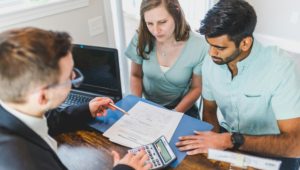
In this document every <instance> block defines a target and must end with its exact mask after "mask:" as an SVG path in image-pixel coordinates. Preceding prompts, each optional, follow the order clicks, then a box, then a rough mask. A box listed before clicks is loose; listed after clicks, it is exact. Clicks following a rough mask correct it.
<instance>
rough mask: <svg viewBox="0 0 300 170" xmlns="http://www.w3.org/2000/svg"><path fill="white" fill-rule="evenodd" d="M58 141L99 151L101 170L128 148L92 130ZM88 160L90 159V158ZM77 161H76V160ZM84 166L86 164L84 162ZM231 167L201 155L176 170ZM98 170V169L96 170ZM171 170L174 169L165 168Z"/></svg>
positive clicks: (110, 164) (182, 163)
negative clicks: (111, 153) (112, 156)
mask: <svg viewBox="0 0 300 170" xmlns="http://www.w3.org/2000/svg"><path fill="white" fill-rule="evenodd" d="M56 140H57V141H58V143H59V144H60V146H62V145H67V146H71V147H77V146H83V147H93V148H96V149H97V151H99V154H100V155H102V157H100V158H99V159H102V160H99V161H101V162H103V164H102V165H101V167H99V170H109V169H111V168H112V166H113V165H112V158H111V155H110V152H111V150H115V151H117V152H118V153H119V154H120V155H121V156H123V155H125V154H126V152H127V149H128V148H126V147H123V146H120V145H118V144H114V143H112V142H110V141H109V140H108V139H107V138H105V137H103V136H102V133H100V132H97V131H94V130H92V129H87V130H81V131H77V132H72V133H65V134H61V135H59V136H57V137H56ZM75 157H76V155H72V157H70V159H74V158H75ZM86 159H89V158H88V156H87V157H86ZM74 160H76V159H74ZM70 161H71V160H70ZM82 164H84V162H82ZM229 167H230V165H229V164H227V163H224V162H220V161H214V160H209V159H207V157H206V155H204V154H200V155H196V156H187V157H186V158H185V159H184V160H183V161H182V162H181V163H180V164H179V166H178V167H177V168H175V169H176V170H225V169H226V170H227V169H229ZM96 169H98V168H96ZM165 169H167V170H171V169H173V168H169V167H168V168H165Z"/></svg>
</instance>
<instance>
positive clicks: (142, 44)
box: [137, 0, 191, 59]
mask: <svg viewBox="0 0 300 170" xmlns="http://www.w3.org/2000/svg"><path fill="white" fill-rule="evenodd" d="M161 4H163V5H164V7H165V8H166V10H167V11H168V12H169V14H170V15H171V16H172V18H173V19H174V22H175V30H174V35H175V40H176V41H185V40H187V39H188V38H189V33H190V30H191V28H190V26H189V24H188V23H187V21H186V19H185V17H184V13H183V11H182V9H181V7H180V4H179V2H178V0H143V1H142V3H141V7H140V25H139V28H138V44H137V53H138V55H139V56H141V57H142V58H144V59H147V57H146V54H149V53H150V52H151V51H152V50H153V48H154V42H155V38H154V37H153V35H152V34H151V33H150V32H149V30H148V28H147V24H146V22H145V18H144V14H145V12H147V11H149V10H151V9H153V8H156V7H158V6H160V5H161Z"/></svg>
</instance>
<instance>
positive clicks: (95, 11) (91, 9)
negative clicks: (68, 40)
mask: <svg viewBox="0 0 300 170" xmlns="http://www.w3.org/2000/svg"><path fill="white" fill-rule="evenodd" d="M103 1H105V0H90V4H89V6H88V7H83V8H79V9H75V10H72V11H67V12H64V13H59V14H56V15H51V16H47V17H43V18H39V19H35V20H31V21H28V22H24V23H20V24H15V25H10V26H7V27H2V28H0V30H1V31H2V30H6V29H9V28H15V27H24V26H34V27H39V28H44V29H52V30H60V31H67V32H69V33H70V34H71V35H72V37H73V39H74V42H75V43H82V44H88V45H97V46H110V44H109V40H108V34H107V31H106V30H107V25H106V14H105V8H104V4H103V3H104V2H103ZM98 16H103V25H104V32H103V33H101V34H98V35H96V36H90V35H89V27H88V19H91V18H94V17H98Z"/></svg>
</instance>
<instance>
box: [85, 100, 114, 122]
mask: <svg viewBox="0 0 300 170" xmlns="http://www.w3.org/2000/svg"><path fill="white" fill-rule="evenodd" d="M110 103H113V101H112V100H111V99H110V98H108V97H96V98H94V99H93V100H91V101H90V102H89V109H90V112H91V115H92V116H93V117H97V116H106V114H107V111H106V109H108V108H110V109H112V110H115V109H116V108H115V107H113V106H111V104H110Z"/></svg>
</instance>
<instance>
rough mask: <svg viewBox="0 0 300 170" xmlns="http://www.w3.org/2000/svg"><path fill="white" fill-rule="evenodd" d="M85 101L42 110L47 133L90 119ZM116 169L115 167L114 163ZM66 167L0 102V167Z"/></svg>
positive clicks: (31, 169)
mask: <svg viewBox="0 0 300 170" xmlns="http://www.w3.org/2000/svg"><path fill="white" fill-rule="evenodd" d="M89 113H90V111H89V107H88V105H80V106H71V107H67V108H65V109H55V110H51V111H49V112H47V113H46V117H47V123H48V127H49V134H50V135H57V134H59V133H62V132H66V131H70V130H76V129H79V128H81V127H82V126H83V125H85V124H86V123H85V122H88V121H90V120H92V117H91V115H90V114H89ZM119 167H123V168H121V169H128V168H129V169H131V168H130V167H128V166H119ZM115 168H116V169H119V168H118V167H115ZM2 169H5V170H19V169H22V170H41V169H43V170H48V169H49V170H54V169H55V170H64V169H67V168H66V167H65V166H64V165H63V163H62V162H61V161H60V159H59V158H58V156H57V155H56V153H55V152H54V151H53V150H52V149H51V148H50V146H49V145H48V144H47V143H46V142H45V141H44V140H43V139H42V138H41V137H40V136H38V135H37V134H36V133H35V132H34V131H32V130H31V129H30V128H29V127H28V126H26V125H25V124H24V123H23V122H21V121H20V120H19V119H17V118H16V117H15V116H13V115H12V114H10V113H9V112H7V111H6V110H5V109H3V107H2V106H0V170H2Z"/></svg>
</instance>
